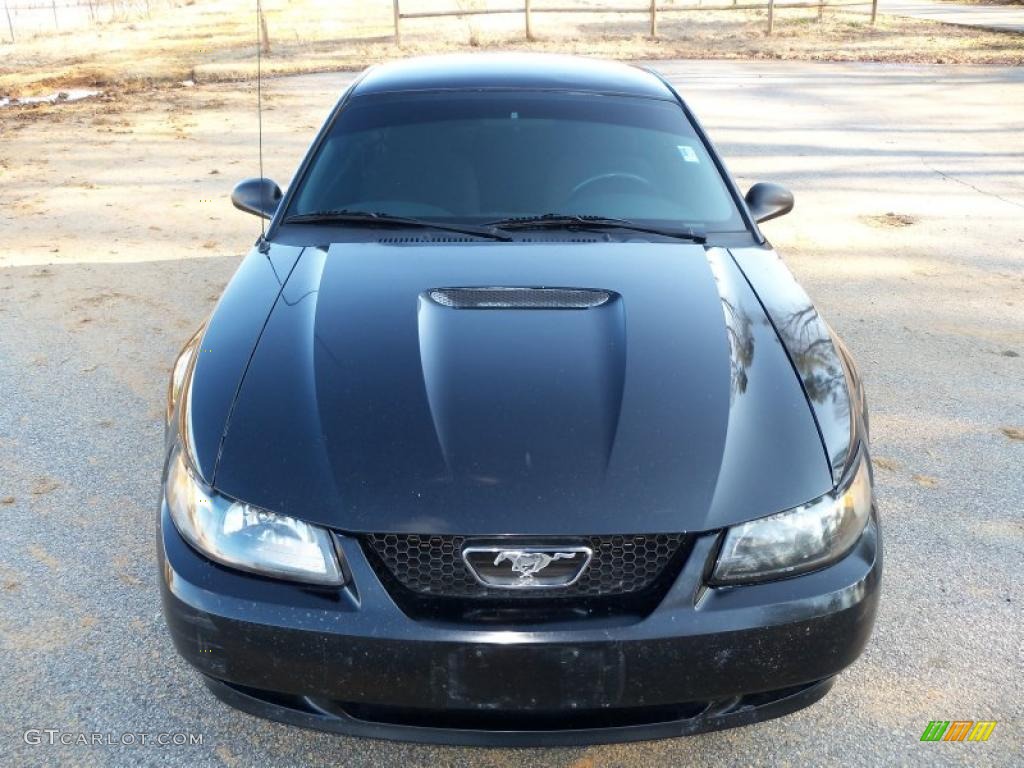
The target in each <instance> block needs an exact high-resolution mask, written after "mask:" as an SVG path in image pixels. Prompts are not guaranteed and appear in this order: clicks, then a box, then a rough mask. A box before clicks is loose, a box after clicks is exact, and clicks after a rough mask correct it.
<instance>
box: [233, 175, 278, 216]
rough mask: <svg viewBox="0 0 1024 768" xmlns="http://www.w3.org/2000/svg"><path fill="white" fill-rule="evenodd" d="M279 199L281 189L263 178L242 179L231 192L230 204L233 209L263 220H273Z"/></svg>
mask: <svg viewBox="0 0 1024 768" xmlns="http://www.w3.org/2000/svg"><path fill="white" fill-rule="evenodd" d="M281 197H282V194H281V188H280V187H279V186H277V184H275V183H274V182H273V181H271V180H270V179H264V178H251V179H243V180H242V181H240V182H238V183H237V184H236V185H235V188H234V189H232V190H231V202H232V203H234V205H235V208H237V209H238V210H240V211H245V212H246V213H252V214H255V215H257V216H262V217H263V218H264V219H270V218H273V216H274V212H275V211H276V210H277V205H278V203H280V202H281Z"/></svg>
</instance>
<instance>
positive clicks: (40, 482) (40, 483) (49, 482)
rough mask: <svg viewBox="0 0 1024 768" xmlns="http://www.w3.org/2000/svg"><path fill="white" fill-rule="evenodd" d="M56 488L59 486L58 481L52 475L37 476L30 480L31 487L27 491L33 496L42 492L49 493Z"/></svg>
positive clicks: (40, 494)
mask: <svg viewBox="0 0 1024 768" xmlns="http://www.w3.org/2000/svg"><path fill="white" fill-rule="evenodd" d="M58 488H60V483H58V482H57V481H56V480H54V479H53V478H52V477H37V478H36V479H35V480H34V481H33V482H32V487H31V488H29V492H30V493H31V494H32V495H33V496H42V495H43V494H46V493H50V492H51V491H55V490H57V489H58Z"/></svg>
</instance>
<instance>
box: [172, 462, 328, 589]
mask: <svg viewBox="0 0 1024 768" xmlns="http://www.w3.org/2000/svg"><path fill="white" fill-rule="evenodd" d="M164 492H165V495H166V497H167V507H168V509H169V510H170V514H171V520H173V521H174V525H175V527H176V528H177V529H178V531H179V532H180V533H181V535H182V536H183V537H184V538H185V540H186V541H187V542H188V543H189V544H191V545H192V546H193V547H194V548H195V549H197V550H199V552H201V553H202V554H204V555H206V556H207V557H209V558H210V559H211V560H215V561H217V562H219V563H223V564H224V565H228V566H231V567H232V568H239V569H241V570H244V571H251V572H253V573H259V574H262V575H264V576H273V577H276V578H281V579H290V580H292V581H302V582H308V583H311V584H331V585H340V584H344V583H345V575H344V570H343V569H342V567H341V565H340V563H339V559H338V558H339V554H338V553H336V552H335V548H334V544H333V542H332V541H331V534H330V533H329V532H328V531H327V530H326V529H324V528H321V527H319V526H317V525H313V524H311V523H306V522H303V521H302V520H297V519H296V518H294V517H289V516H287V515H279V514H277V513H275V512H270V511H268V510H265V509H260V508H259V507H254V506H251V505H249V504H245V503H244V502H241V501H236V500H234V499H230V498H227V497H226V496H222V495H220V494H218V493H217V492H216V491H214V490H213V489H212V488H209V487H207V486H206V485H205V484H204V483H203V482H201V481H200V480H199V479H198V478H197V477H196V476H195V475H194V474H193V472H192V471H191V469H190V468H189V466H188V462H187V461H186V459H185V456H184V452H183V451H182V450H181V448H180V447H176V448H175V449H174V452H173V453H172V454H171V460H170V465H169V467H168V470H167V484H166V487H165V489H164Z"/></svg>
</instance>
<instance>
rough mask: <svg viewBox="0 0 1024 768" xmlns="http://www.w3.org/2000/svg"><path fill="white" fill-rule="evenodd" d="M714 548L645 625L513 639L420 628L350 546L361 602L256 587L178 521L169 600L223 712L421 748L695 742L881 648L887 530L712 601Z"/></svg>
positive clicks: (557, 628) (168, 611)
mask: <svg viewBox="0 0 1024 768" xmlns="http://www.w3.org/2000/svg"><path fill="white" fill-rule="evenodd" d="M717 539H718V536H717V534H708V535H705V536H701V537H699V538H698V539H697V540H696V542H695V544H694V546H693V549H692V551H691V553H690V555H689V557H688V559H687V562H686V565H685V566H684V568H683V570H682V572H681V573H680V575H679V577H678V579H677V580H676V583H675V584H674V585H673V586H672V588H671V589H670V590H669V592H668V594H667V595H666V596H665V598H664V600H662V602H661V603H660V605H659V606H658V607H657V608H656V609H655V610H654V611H653V612H651V613H650V614H648V615H647V616H646V617H644V618H642V619H636V618H633V619H624V618H606V619H592V618H588V619H581V620H578V621H574V622H569V621H564V622H560V623H558V624H540V625H524V626H502V625H488V626H483V627H482V626H480V625H478V624H462V623H454V622H441V621H437V622H431V621H424V620H414V619H411V618H409V617H408V616H406V615H405V614H404V613H403V612H402V611H401V610H400V609H399V608H398V607H397V606H396V605H395V603H394V601H393V600H392V599H391V597H390V595H389V594H388V592H387V591H386V590H385V589H384V587H383V586H382V585H381V583H380V581H379V580H378V579H377V576H376V574H375V573H374V571H373V569H372V568H371V566H370V564H369V563H368V562H367V560H366V558H365V556H364V555H363V552H362V550H361V548H360V546H359V544H358V543H357V542H356V541H355V540H353V539H350V538H344V539H343V540H342V547H343V549H344V553H345V556H346V557H347V559H348V564H349V567H350V568H351V571H352V577H353V584H354V587H350V588H345V589H342V590H334V591H328V590H324V589H320V588H310V587H304V586H301V585H298V584H288V583H284V582H279V581H274V580H270V579H262V578H260V577H257V576H252V575H248V574H243V573H240V572H236V571H232V570H230V569H227V568H223V567H221V566H219V565H216V564H214V563H212V562H210V561H209V560H207V559H206V558H204V557H202V556H201V555H199V554H198V553H196V552H195V551H194V550H192V549H191V548H190V547H189V546H188V545H187V544H186V543H185V542H184V541H183V540H182V539H181V537H180V535H179V534H178V532H177V530H176V529H175V528H174V526H173V524H172V523H171V522H170V519H169V517H168V514H167V510H166V507H164V509H163V510H162V514H161V525H160V542H161V543H160V547H159V556H160V565H161V569H162V578H161V589H162V595H163V603H164V613H165V616H166V618H167V623H168V626H169V628H170V631H171V635H172V637H173V640H174V644H175V646H176V647H177V649H178V651H179V652H180V653H181V655H182V656H184V657H185V659H186V660H187V661H188V662H189V663H191V664H192V665H193V666H194V667H196V668H197V669H198V670H199V671H200V672H201V673H202V674H203V675H204V676H205V678H206V680H207V684H208V685H209V686H210V688H211V689H212V690H213V692H214V693H215V694H216V695H217V696H218V697H219V698H221V699H222V700H224V701H226V702H227V703H229V704H232V705H234V706H236V707H238V708H240V709H243V710H246V711H248V712H251V713H253V714H257V715H261V716H264V717H270V718H273V719H277V720H282V721H284V722H289V723H293V724H296V725H302V726H307V727H314V728H320V729H325V730H332V731H337V732H342V733H350V734H355V735H363V736H371V737H377V738H390V739H402V740H410V741H420V742H435V743H461V744H488V745H495V744H503V745H541V744H543V745H556V744H581V743H600V742H612V741H631V740H639V739H648V738H661V737H668V736H679V735H686V734H691V733H697V732H700V731H707V730H715V729H719V728H727V727H732V726H737V725H745V724H748V723H752V722H758V721H761V720H765V719H769V718H772V717H778V716H780V715H784V714H787V713H789V712H792V711H794V710H796V709H800V708H801V707H804V706H807V705H808V704H811V703H813V702H815V701H817V700H818V699H819V698H821V697H822V696H823V695H824V694H825V693H826V692H827V691H828V689H829V687H830V686H831V684H832V678H833V677H834V676H835V675H836V674H837V673H838V672H840V671H841V670H842V669H843V668H845V667H846V666H848V665H849V664H851V663H852V662H853V661H854V660H855V659H856V658H857V656H858V655H859V654H860V652H861V651H862V649H863V648H864V645H865V644H866V642H867V640H868V637H869V635H870V632H871V627H872V624H873V622H874V615H875V609H876V606H877V602H878V592H879V581H880V575H881V567H882V558H881V542H880V538H879V531H878V527H877V523H876V521H875V517H874V516H873V517H872V520H871V522H870V523H869V525H868V527H867V529H866V530H865V533H864V535H863V536H862V537H861V539H860V541H859V542H858V544H857V546H856V547H855V548H854V549H853V551H851V553H850V554H849V555H847V556H846V557H845V558H843V559H842V560H840V561H839V562H837V563H835V564H833V565H831V566H829V567H828V568H825V569H822V570H820V571H816V572H814V573H809V574H806V575H803V576H799V577H796V578H792V579H787V580H784V581H777V582H772V583H766V584H759V585H750V586H742V587H729V588H708V587H707V586H706V584H705V575H706V573H707V572H708V568H709V564H710V563H711V562H712V559H713V557H714V554H715V551H716V546H717Z"/></svg>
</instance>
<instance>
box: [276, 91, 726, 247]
mask: <svg viewBox="0 0 1024 768" xmlns="http://www.w3.org/2000/svg"><path fill="white" fill-rule="evenodd" d="M325 210H346V211H374V212H380V213H387V214H393V215H396V216H409V217H419V218H430V219H435V220H437V221H447V222H454V221H461V222H476V223H481V222H489V221H497V220H501V219H507V218H511V217H522V216H538V215H543V214H548V213H559V214H581V215H587V216H602V217H609V218H618V219H628V220H631V221H644V222H651V223H659V224H673V225H686V226H692V227H697V228H702V229H705V230H707V231H709V232H715V231H717V232H728V231H743V230H745V227H744V225H743V222H742V220H741V219H740V217H739V214H738V213H737V211H736V207H735V205H734V204H733V201H732V198H731V197H730V195H729V192H728V190H727V188H726V185H725V183H724V182H723V180H722V178H721V176H720V175H719V172H718V169H717V168H716V167H715V165H714V163H713V162H712V160H711V158H710V157H709V156H708V153H707V150H705V148H704V146H703V144H702V143H701V141H700V139H699V138H698V137H697V135H696V133H695V132H694V130H693V127H692V126H691V125H690V123H689V121H688V119H687V117H686V115H685V113H684V112H683V110H682V109H681V108H680V106H679V105H678V104H676V103H673V102H669V101H660V100H656V99H647V98H637V97H625V96H605V95H599V94H572V93H543V92H523V91H504V92H500V91H480V92H475V93H449V92H423V93H414V94H409V93H403V94H386V95H375V96H362V97H356V98H354V99H353V100H352V101H351V102H349V103H348V104H347V105H346V106H345V107H344V108H343V110H342V112H341V113H340V114H339V115H338V116H337V118H336V119H335V121H334V124H333V125H332V126H331V128H330V132H329V134H328V136H327V137H326V139H325V141H324V142H323V143H322V144H321V145H320V147H319V150H318V151H317V153H316V156H315V157H314V158H313V161H312V162H311V164H310V166H309V168H308V170H307V173H306V174H305V177H304V178H303V180H302V182H301V185H300V187H299V189H298V190H297V192H296V194H295V197H294V199H293V201H292V203H291V206H290V207H289V210H288V216H299V215H303V214H312V213H316V212H318V211H325Z"/></svg>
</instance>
